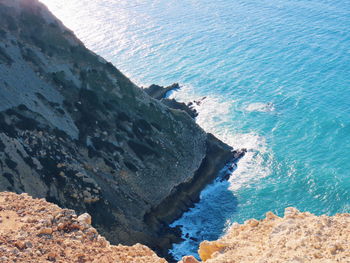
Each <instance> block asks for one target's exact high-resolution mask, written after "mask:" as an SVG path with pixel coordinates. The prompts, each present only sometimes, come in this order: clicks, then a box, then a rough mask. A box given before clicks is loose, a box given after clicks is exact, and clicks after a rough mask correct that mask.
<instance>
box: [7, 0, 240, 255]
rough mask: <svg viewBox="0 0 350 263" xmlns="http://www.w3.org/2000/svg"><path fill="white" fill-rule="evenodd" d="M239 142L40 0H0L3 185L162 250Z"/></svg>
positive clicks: (113, 236) (112, 236)
mask: <svg viewBox="0 0 350 263" xmlns="http://www.w3.org/2000/svg"><path fill="white" fill-rule="evenodd" d="M242 154H243V153H239V154H237V153H236V154H235V153H234V152H232V149H231V147H229V146H227V145H225V144H224V143H222V142H220V141H219V140H217V139H216V138H215V137H214V136H212V135H210V134H206V133H205V132H204V131H203V130H202V129H201V128H200V127H199V126H198V125H197V124H196V123H195V122H194V120H193V119H192V118H191V117H190V116H189V115H188V114H187V113H185V112H184V111H183V110H178V109H172V108H169V107H167V106H166V105H165V104H163V103H162V102H161V101H159V100H157V99H154V98H152V97H150V96H149V95H148V94H146V92H144V91H143V90H142V89H140V88H139V87H137V86H136V85H135V84H133V83H132V82H131V81H130V80H129V79H128V78H126V77H125V76H124V75H123V74H122V73H121V72H120V71H119V70H118V69H116V68H115V67H114V66H113V65H112V64H111V63H109V62H107V61H105V60H104V59H103V58H101V57H99V56H98V55H96V54H94V53H93V52H91V51H89V50H87V49H86V48H85V47H84V45H83V44H82V43H81V41H79V40H78V39H77V38H76V37H75V36H74V34H73V33H72V32H71V31H70V30H68V29H67V28H65V27H64V26H63V25H62V23H61V22H60V21H58V20H57V19H56V18H55V17H54V16H53V15H52V14H51V13H50V12H49V11H48V10H47V8H46V7H45V6H44V5H42V4H40V3H39V2H38V1H37V0H0V191H4V190H5V191H13V192H17V193H23V192H26V193H29V194H30V195H32V196H34V197H41V198H46V200H48V201H50V202H54V203H56V204H58V205H60V206H61V207H66V208H70V209H74V210H76V211H77V212H78V213H84V212H88V213H89V214H91V216H92V218H93V225H94V226H95V227H96V228H97V229H98V230H99V231H100V233H101V234H103V235H104V236H105V237H106V238H107V239H108V240H109V241H111V242H112V243H114V244H116V243H122V244H127V245H132V244H135V243H137V242H140V243H143V244H147V245H149V246H150V247H152V248H153V249H155V250H156V251H157V252H159V253H161V254H163V255H164V254H166V253H167V249H168V248H169V247H170V246H171V244H172V242H174V241H176V240H178V235H176V231H173V230H172V231H169V228H168V223H170V222H171V221H173V220H174V219H176V218H177V217H179V216H180V215H181V214H182V213H183V211H185V210H186V209H188V207H189V206H191V205H192V204H193V202H194V201H196V200H198V196H199V192H200V191H201V190H202V189H203V188H204V187H205V185H206V184H207V183H208V182H210V181H211V180H212V179H213V178H215V176H216V174H217V172H218V170H219V169H221V168H222V167H223V165H224V164H225V163H226V162H227V161H229V160H232V158H234V156H236V157H237V156H241V155H242Z"/></svg>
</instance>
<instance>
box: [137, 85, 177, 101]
mask: <svg viewBox="0 0 350 263" xmlns="http://www.w3.org/2000/svg"><path fill="white" fill-rule="evenodd" d="M178 89H180V86H179V84H178V83H174V84H172V85H171V86H168V87H162V86H158V85H155V84H152V85H151V86H149V87H148V88H145V89H143V90H144V91H146V93H147V94H148V95H150V96H151V97H152V98H155V99H157V100H161V99H163V98H166V95H167V93H168V92H169V91H172V90H178Z"/></svg>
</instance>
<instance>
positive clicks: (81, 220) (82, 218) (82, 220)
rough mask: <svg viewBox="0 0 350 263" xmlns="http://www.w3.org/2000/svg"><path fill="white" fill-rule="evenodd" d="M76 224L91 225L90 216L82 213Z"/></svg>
mask: <svg viewBox="0 0 350 263" xmlns="http://www.w3.org/2000/svg"><path fill="white" fill-rule="evenodd" d="M77 220H78V222H79V223H81V224H88V225H91V223H92V221H91V216H90V215H89V214H88V213H84V214H82V215H80V216H79V217H78V219H77Z"/></svg>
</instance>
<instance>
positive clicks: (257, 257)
mask: <svg viewBox="0 0 350 263" xmlns="http://www.w3.org/2000/svg"><path fill="white" fill-rule="evenodd" d="M349 240H350V214H336V215H335V216H326V215H322V216H315V215H313V214H311V213H308V212H305V213H301V212H299V211H298V210H297V209H296V208H292V207H290V208H286V209H285V214H284V217H283V218H281V217H278V216H276V215H274V214H273V213H272V212H268V213H266V218H265V219H263V220H259V221H258V220H255V219H251V220H248V221H246V222H245V223H244V224H242V225H239V224H234V225H232V227H231V228H230V229H229V230H228V232H227V233H226V234H225V235H224V236H223V237H222V238H221V239H219V240H218V241H212V242H208V241H205V242H203V243H201V245H200V248H199V251H198V252H199V255H200V257H201V259H202V260H203V261H205V262H207V263H223V262H240V263H260V262H304V263H307V262H349V261H350V243H349Z"/></svg>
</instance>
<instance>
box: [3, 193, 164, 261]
mask: <svg viewBox="0 0 350 263" xmlns="http://www.w3.org/2000/svg"><path fill="white" fill-rule="evenodd" d="M0 262H2V263H10V262H21V263H28V262H33V263H38V262H61V263H67V262H69V263H73V262H74V263H75V262H76V263H84V262H86V263H88V262H89V263H112V262H120V263H130V262H133V263H166V261H165V260H164V259H161V258H159V257H157V255H156V254H155V253H154V252H153V251H151V250H150V249H149V248H147V247H145V246H143V245H140V244H136V245H134V246H132V247H127V246H122V245H118V246H113V245H110V243H109V242H108V241H107V240H106V239H105V238H104V237H102V236H100V235H99V234H98V233H97V231H96V229H95V228H93V227H91V217H90V215H89V214H82V215H80V216H79V217H78V216H77V215H76V214H75V212H74V211H73V210H68V209H61V208H59V207H58V206H56V205H54V204H50V203H48V202H46V201H45V200H44V199H33V198H31V197H30V196H28V195H27V194H21V195H16V194H14V193H9V192H2V193H0Z"/></svg>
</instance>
